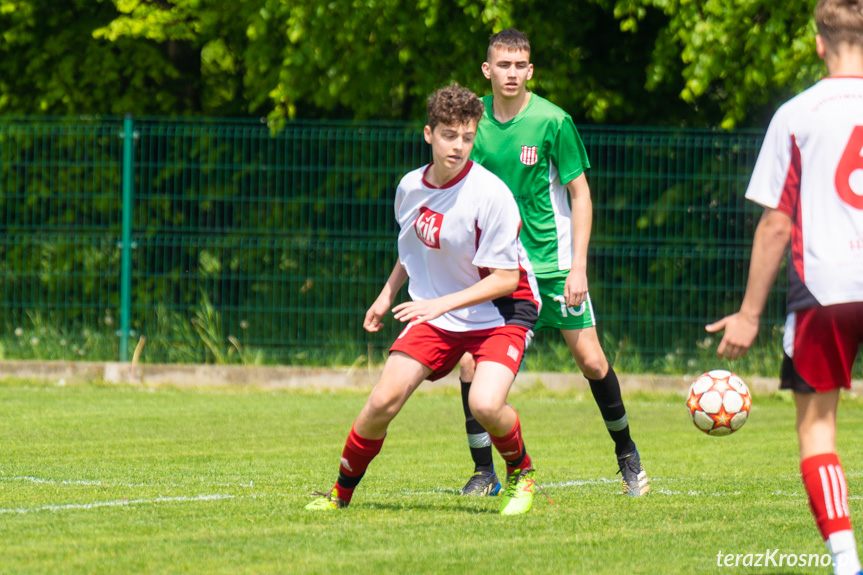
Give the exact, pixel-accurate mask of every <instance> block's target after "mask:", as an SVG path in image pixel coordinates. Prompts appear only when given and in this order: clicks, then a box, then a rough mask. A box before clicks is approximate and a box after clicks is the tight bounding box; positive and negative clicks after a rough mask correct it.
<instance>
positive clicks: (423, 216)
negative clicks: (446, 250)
mask: <svg viewBox="0 0 863 575" xmlns="http://www.w3.org/2000/svg"><path fill="white" fill-rule="evenodd" d="M441 224H443V214H439V213H437V212H433V211H432V210H430V209H428V208H420V215H419V217H418V218H417V221H416V222H414V231H416V233H417V237H418V238H419V239H420V241H421V242H422V243H424V244H425V245H427V246H428V247H430V248H434V249H436V250H439V249H440V227H441Z"/></svg>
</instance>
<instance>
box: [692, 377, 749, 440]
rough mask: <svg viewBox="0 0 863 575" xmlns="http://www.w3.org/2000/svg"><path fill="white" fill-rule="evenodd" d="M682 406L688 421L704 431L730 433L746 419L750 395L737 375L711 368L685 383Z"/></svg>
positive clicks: (712, 433)
mask: <svg viewBox="0 0 863 575" xmlns="http://www.w3.org/2000/svg"><path fill="white" fill-rule="evenodd" d="M686 407H688V408H689V415H691V416H692V423H694V424H695V427H697V428H698V429H700V430H701V431H703V432H704V433H706V434H707V435H731V434H732V433H734V432H735V431H737V430H738V429H740V428H741V427H743V424H744V423H746V419H747V418H748V417H749V409H750V408H751V407H752V396H751V395H750V394H749V388H748V387H746V384H745V383H743V380H742V379H740V378H739V377H738V376H736V375H734V374H733V373H731V372H730V371H725V370H724V369H714V370H713V371H708V372H707V373H705V374H704V375H702V376H700V377H699V378H698V379H696V380H695V381H694V382H693V383H692V385H691V386H690V387H689V398H688V399H687V400H686Z"/></svg>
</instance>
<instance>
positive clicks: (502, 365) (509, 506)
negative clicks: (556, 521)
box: [468, 326, 534, 515]
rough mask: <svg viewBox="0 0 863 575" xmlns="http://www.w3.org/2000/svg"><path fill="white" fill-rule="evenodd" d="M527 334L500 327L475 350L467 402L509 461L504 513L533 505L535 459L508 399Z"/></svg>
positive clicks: (502, 502)
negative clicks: (472, 378)
mask: <svg viewBox="0 0 863 575" xmlns="http://www.w3.org/2000/svg"><path fill="white" fill-rule="evenodd" d="M527 333H528V330H527V329H525V328H520V327H515V326H505V327H502V328H498V329H497V330H495V332H494V334H493V335H491V336H489V337H488V338H486V339H485V340H484V341H483V342H482V343H481V344H480V345H479V347H478V348H477V349H475V350H472V351H473V352H474V356H475V357H476V362H477V363H476V372H475V374H474V380H473V385H472V386H471V390H470V396H469V397H468V403H469V406H470V411H471V413H473V416H474V417H475V418H476V420H477V421H479V422H480V424H481V425H482V426H483V427H484V428H485V429H486V430H488V434H489V439H490V440H491V443H492V445H494V447H495V449H497V451H498V453H500V456H501V457H502V458H503V460H504V461H505V462H506V471H507V483H506V489H505V490H504V493H503V498H502V501H501V508H500V512H501V514H503V515H516V514H520V513H526V512H527V511H529V510H530V508H531V506H532V505H533V495H534V493H533V492H534V489H533V487H534V470H533V462H532V461H531V458H530V455H529V454H528V452H527V448H526V447H525V444H524V438H523V435H522V430H521V422H520V421H519V418H518V413H516V411H515V409H514V408H513V407H512V406H511V405H509V404H508V403H507V401H506V400H507V396H508V395H509V390H510V388H511V387H512V383H513V381H514V380H515V374H516V373H517V372H518V367H519V365H520V363H521V358H522V355H523V354H524V346H525V339H526V336H527Z"/></svg>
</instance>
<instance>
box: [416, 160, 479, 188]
mask: <svg viewBox="0 0 863 575" xmlns="http://www.w3.org/2000/svg"><path fill="white" fill-rule="evenodd" d="M432 164H434V161H431V162H429V165H428V166H426V169H425V170H423V185H424V186H425V187H427V188H431V189H432V190H445V189H447V188H451V187H453V186H454V185H456V184H457V183H459V182H460V181H462V180H463V179H464V178H465V176H467V173H468V172H469V171H470V169H471V167H472V166H473V160H468V161H467V163H465V165H464V168H462V169H461V171H460V172H459V173H458V174H456V175H455V177H454V178H453V179H451V180H450V181H448V182H447V183H445V184H444V185H442V186H441V187H437V186H434V185H432V184H431V183H430V182H429V181H428V180H427V179H426V172H428V171H429V168H431V167H432Z"/></svg>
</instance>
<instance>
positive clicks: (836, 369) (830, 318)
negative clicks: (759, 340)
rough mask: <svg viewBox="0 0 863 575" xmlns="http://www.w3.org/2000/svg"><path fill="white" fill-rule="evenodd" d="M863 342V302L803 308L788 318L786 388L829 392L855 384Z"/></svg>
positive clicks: (783, 380) (783, 373)
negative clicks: (854, 371) (854, 373)
mask: <svg viewBox="0 0 863 575" xmlns="http://www.w3.org/2000/svg"><path fill="white" fill-rule="evenodd" d="M861 342H863V302H853V303H842V304H837V305H831V306H826V307H812V308H807V309H801V310H798V311H796V312H791V313H790V314H788V318H787V319H786V321H785V336H784V339H783V347H784V348H785V361H784V363H783V365H782V388H783V389H793V390H795V391H801V392H812V391H815V392H819V393H821V392H825V391H831V390H833V389H837V388H840V387H844V388H850V387H851V369H852V367H853V366H854V360H855V359H856V358H857V352H858V350H859V348H860V343H861Z"/></svg>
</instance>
